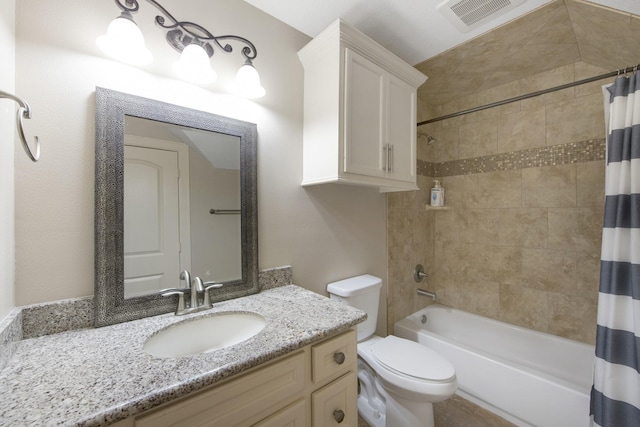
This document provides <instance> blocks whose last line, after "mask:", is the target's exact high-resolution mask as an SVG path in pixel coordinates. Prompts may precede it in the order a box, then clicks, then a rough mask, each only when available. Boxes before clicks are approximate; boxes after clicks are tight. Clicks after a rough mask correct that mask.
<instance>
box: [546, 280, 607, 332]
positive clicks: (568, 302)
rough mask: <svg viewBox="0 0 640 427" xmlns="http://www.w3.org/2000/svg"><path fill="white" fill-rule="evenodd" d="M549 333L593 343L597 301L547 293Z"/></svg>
mask: <svg viewBox="0 0 640 427" xmlns="http://www.w3.org/2000/svg"><path fill="white" fill-rule="evenodd" d="M547 299H548V310H549V333H551V334H554V335H560V336H563V337H567V338H569V339H573V340H577V341H582V342H586V343H589V344H595V334H596V319H597V303H595V302H594V301H593V300H590V299H588V298H583V297H580V296H575V295H563V294H554V293H549V294H548V296H547Z"/></svg>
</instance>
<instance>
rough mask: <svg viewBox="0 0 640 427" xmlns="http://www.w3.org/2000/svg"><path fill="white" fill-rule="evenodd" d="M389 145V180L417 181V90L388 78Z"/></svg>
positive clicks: (390, 77) (393, 78) (391, 77)
mask: <svg viewBox="0 0 640 427" xmlns="http://www.w3.org/2000/svg"><path fill="white" fill-rule="evenodd" d="M387 102H388V104H387V105H388V108H387V127H386V142H387V143H388V144H389V146H390V150H389V156H390V161H389V163H390V165H391V170H390V171H388V173H387V177H389V178H392V179H396V180H400V181H408V182H413V183H415V182H416V132H417V128H416V123H415V120H416V90H415V89H414V88H413V87H412V86H411V85H409V84H407V83H405V82H404V81H403V80H400V79H399V78H397V77H395V76H392V75H389V80H388V85H387Z"/></svg>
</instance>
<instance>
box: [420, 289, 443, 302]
mask: <svg viewBox="0 0 640 427" xmlns="http://www.w3.org/2000/svg"><path fill="white" fill-rule="evenodd" d="M416 293H417V294H418V295H422V296H425V297H429V298H431V299H433V300H434V301H436V300H437V299H438V296H437V295H436V293H435V292H431V291H427V290H426V289H420V288H418V289H416Z"/></svg>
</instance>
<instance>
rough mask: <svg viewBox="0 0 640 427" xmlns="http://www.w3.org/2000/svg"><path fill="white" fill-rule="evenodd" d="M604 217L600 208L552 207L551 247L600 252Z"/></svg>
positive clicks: (550, 217)
mask: <svg viewBox="0 0 640 427" xmlns="http://www.w3.org/2000/svg"><path fill="white" fill-rule="evenodd" d="M602 218H603V213H602V209H599V208H550V209H549V248H550V249H560V250H569V251H580V252H586V253H591V254H595V253H598V252H599V251H600V247H601V243H602V231H601V227H602Z"/></svg>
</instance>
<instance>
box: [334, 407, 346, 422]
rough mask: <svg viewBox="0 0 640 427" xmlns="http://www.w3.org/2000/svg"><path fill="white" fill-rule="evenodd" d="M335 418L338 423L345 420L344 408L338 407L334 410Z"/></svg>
mask: <svg viewBox="0 0 640 427" xmlns="http://www.w3.org/2000/svg"><path fill="white" fill-rule="evenodd" d="M333 419H334V420H336V421H337V423H338V424H340V423H341V422H343V421H344V411H343V410H342V409H336V410H335V411H333Z"/></svg>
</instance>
